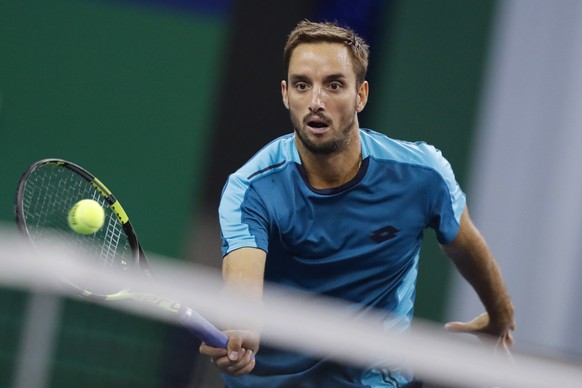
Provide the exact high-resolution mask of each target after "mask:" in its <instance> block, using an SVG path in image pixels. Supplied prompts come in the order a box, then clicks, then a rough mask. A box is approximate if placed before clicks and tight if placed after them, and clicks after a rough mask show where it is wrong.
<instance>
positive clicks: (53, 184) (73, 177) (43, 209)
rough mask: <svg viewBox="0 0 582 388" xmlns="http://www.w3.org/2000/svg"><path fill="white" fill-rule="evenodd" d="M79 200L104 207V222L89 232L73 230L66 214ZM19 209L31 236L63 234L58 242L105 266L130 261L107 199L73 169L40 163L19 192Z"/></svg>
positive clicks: (123, 265)
mask: <svg viewBox="0 0 582 388" xmlns="http://www.w3.org/2000/svg"><path fill="white" fill-rule="evenodd" d="M82 199H93V200H95V201H97V202H98V203H99V204H101V206H102V207H103V209H104V211H105V214H106V223H105V225H104V226H103V228H102V229H101V230H99V231H98V232H96V233H94V234H90V235H81V234H78V233H75V232H73V231H72V230H71V229H70V228H69V226H68V220H67V217H68V213H69V211H70V209H71V208H72V207H73V205H74V204H75V203H77V202H78V201H80V200H82ZM22 212H23V218H24V220H25V222H26V227H27V229H28V233H29V234H30V236H31V238H32V239H33V241H34V240H36V241H42V240H47V239H49V238H50V239H51V240H53V239H54V238H55V233H56V234H57V235H60V236H62V238H61V239H60V242H61V243H62V244H66V245H67V246H71V245H72V246H73V248H75V249H80V250H82V251H83V252H84V253H86V255H85V256H86V257H90V258H93V260H94V261H96V262H98V263H100V265H102V266H104V267H106V268H112V269H114V268H117V267H121V268H124V269H125V268H126V267H127V266H128V263H132V257H133V254H132V249H131V246H130V244H129V241H128V239H127V237H126V235H125V233H124V231H123V227H122V225H121V223H120V222H119V220H118V219H117V216H116V215H115V214H114V213H113V212H112V211H111V209H110V208H109V205H108V202H107V199H106V198H105V197H103V196H102V195H101V193H100V192H99V191H98V190H97V189H96V188H95V187H94V186H93V185H91V183H90V182H88V181H87V180H86V179H85V178H84V177H82V176H81V175H79V174H77V173H76V172H74V171H72V170H70V169H68V168H66V167H63V166H59V165H55V164H47V165H43V166H40V167H39V168H37V169H35V170H33V171H32V173H31V174H30V176H29V177H28V179H27V181H26V184H25V186H24V190H23V193H22Z"/></svg>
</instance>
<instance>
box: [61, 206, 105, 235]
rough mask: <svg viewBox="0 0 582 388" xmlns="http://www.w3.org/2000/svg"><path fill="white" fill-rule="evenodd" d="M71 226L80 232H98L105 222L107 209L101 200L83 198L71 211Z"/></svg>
mask: <svg viewBox="0 0 582 388" xmlns="http://www.w3.org/2000/svg"><path fill="white" fill-rule="evenodd" d="M68 221H69V226H70V227H71V229H73V230H74V231H75V232H77V233H79V234H93V233H96V232H97V231H98V230H99V229H101V227H102V226H103V223H104V222H105V211H103V208H102V207H101V205H100V204H99V202H97V201H94V200H92V199H83V200H81V201H79V202H77V203H76V204H75V205H74V206H73V207H72V208H71V210H70V211H69V216H68Z"/></svg>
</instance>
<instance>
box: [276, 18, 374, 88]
mask: <svg viewBox="0 0 582 388" xmlns="http://www.w3.org/2000/svg"><path fill="white" fill-rule="evenodd" d="M302 43H341V44H343V45H345V46H346V47H347V48H348V49H349V53H350V56H351V58H352V64H353V66H354V73H355V74H356V82H357V86H359V85H361V84H362V82H364V81H365V79H366V71H367V70H368V56H369V47H368V45H367V44H366V42H365V41H364V39H362V38H361V37H360V36H358V35H357V34H356V33H355V32H354V31H353V30H352V29H350V28H347V27H340V26H339V25H338V24H337V23H329V22H324V23H315V22H310V21H309V20H303V21H301V22H299V24H297V26H296V27H295V28H294V29H293V31H291V33H290V34H289V37H288V38H287V43H286V44H285V49H284V50H283V60H284V63H285V73H286V74H288V73H289V62H290V60H291V54H293V50H295V48H296V47H297V46H299V45H300V44H302Z"/></svg>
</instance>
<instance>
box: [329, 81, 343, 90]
mask: <svg viewBox="0 0 582 388" xmlns="http://www.w3.org/2000/svg"><path fill="white" fill-rule="evenodd" d="M329 87H330V88H331V89H332V90H339V89H341V87H342V84H340V83H339V82H332V83H331V84H329Z"/></svg>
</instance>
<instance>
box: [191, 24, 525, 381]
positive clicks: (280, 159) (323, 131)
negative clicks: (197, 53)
mask: <svg viewBox="0 0 582 388" xmlns="http://www.w3.org/2000/svg"><path fill="white" fill-rule="evenodd" d="M284 59H285V63H286V66H287V78H286V80H284V81H282V82H281V94H282V97H283V104H284V105H285V107H286V108H287V109H288V110H289V112H290V117H291V122H292V124H293V127H294V130H295V131H294V133H293V134H289V135H287V136H283V137H281V138H279V139H276V140H274V141H272V142H271V143H269V144H268V145H267V146H265V147H264V148H263V149H261V150H260V151H259V152H258V153H257V154H256V155H255V156H254V157H253V158H252V159H250V160H249V161H248V162H247V163H246V164H245V165H244V166H242V167H241V168H240V169H239V170H238V171H237V172H236V173H234V174H232V175H231V176H230V177H229V179H228V182H227V184H226V186H225V189H224V191H223V195H222V200H221V204H220V209H219V213H220V224H221V231H222V237H223V254H224V259H223V274H224V279H225V283H226V287H227V288H229V289H234V290H236V291H237V292H239V293H241V292H242V293H244V294H245V295H246V296H248V297H249V298H251V299H254V300H260V298H261V296H262V289H263V281H264V280H267V281H271V282H276V283H279V284H282V285H286V286H291V287H294V288H298V289H300V290H302V291H308V292H313V293H318V294H324V295H327V296H332V297H337V298H341V299H344V300H347V301H349V302H353V303H355V304H356V305H358V306H360V309H359V310H360V312H362V311H364V312H365V311H366V310H367V309H374V310H381V311H386V312H388V313H389V314H388V315H387V318H386V320H387V321H386V327H393V328H394V330H396V329H397V328H398V330H400V329H401V328H402V327H404V328H406V327H408V326H409V324H410V321H411V319H412V313H413V303H414V295H415V283H416V277H417V267H418V259H419V251H420V247H421V244H422V234H423V230H424V229H426V228H427V227H430V228H432V229H434V231H435V233H436V235H437V238H438V240H439V242H440V243H441V245H442V247H443V250H444V252H445V253H446V254H447V255H448V256H449V257H450V258H451V259H452V261H453V263H454V264H455V265H456V267H457V268H458V269H459V271H460V272H461V273H462V275H463V276H464V277H465V278H466V279H467V280H468V281H469V283H470V284H471V285H472V286H473V287H474V289H475V290H476V292H477V294H478V295H479V297H480V298H481V300H482V302H483V304H484V306H485V309H486V311H487V313H484V314H482V315H481V316H479V317H477V318H476V319H475V320H473V321H471V322H469V323H460V322H455V323H450V324H448V325H447V328H448V329H450V330H453V331H464V332H473V333H475V334H479V335H480V334H484V335H492V336H496V337H497V338H498V340H499V343H500V344H501V345H502V346H504V347H506V348H507V347H508V346H510V345H511V343H512V338H511V334H510V331H511V330H513V328H514V322H513V305H512V303H511V301H510V298H509V296H508V294H507V291H506V288H505V286H504V284H503V280H502V277H501V275H500V272H499V270H498V267H497V265H496V263H495V261H494V258H493V257H492V255H491V253H490V252H489V249H488V248H487V245H486V243H485V241H484V240H483V238H482V237H481V235H480V234H479V232H478V231H477V229H476V228H475V227H474V226H473V224H472V222H471V219H470V218H469V214H468V211H467V209H466V204H465V195H464V194H463V192H462V191H461V189H460V187H459V185H458V184H457V182H456V181H455V178H454V175H453V172H452V170H451V167H450V165H449V163H448V162H447V161H446V160H445V159H444V158H443V157H442V156H441V154H440V152H439V151H438V150H436V149H435V148H434V147H432V146H430V145H427V144H425V143H420V142H419V143H409V142H403V141H397V140H393V139H390V138H388V137H386V136H385V135H382V134H380V133H377V132H374V131H371V130H368V129H360V127H359V123H358V113H359V112H361V111H362V110H363V109H364V107H365V106H366V102H367V101H368V82H367V81H366V80H365V75H366V69H367V66H368V47H367V45H366V43H365V42H364V41H363V40H362V39H361V38H360V37H359V36H357V35H356V34H355V33H354V32H353V31H351V30H349V29H346V28H341V27H339V26H337V25H334V24H329V23H312V22H308V21H303V22H301V23H299V24H298V25H297V27H296V28H295V29H294V30H293V31H292V32H291V34H290V35H289V38H288V41H287V44H286V46H285V50H284ZM226 333H227V335H228V336H229V344H228V349H227V350H224V349H215V348H211V347H209V346H207V345H205V344H203V345H202V346H201V348H200V351H201V352H202V353H203V354H206V355H209V356H210V357H211V358H212V361H213V362H214V363H215V364H216V366H217V367H218V368H219V369H220V370H221V371H222V372H223V377H224V380H225V382H226V384H227V386H229V387H239V386H240V387H362V386H373V387H405V386H406V387H417V386H420V383H417V382H414V380H413V376H412V375H411V374H410V371H408V370H406V369H405V368H404V369H403V368H398V367H395V368H394V369H390V370H387V369H381V368H372V367H371V368H370V369H368V370H359V369H357V368H353V367H350V366H345V365H339V364H336V363H334V362H332V361H330V360H318V359H313V358H310V357H308V356H307V355H301V354H296V353H292V352H287V351H284V350H281V349H272V348H269V347H267V346H261V349H260V351H259V342H260V333H259V331H258V330H231V331H226Z"/></svg>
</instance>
